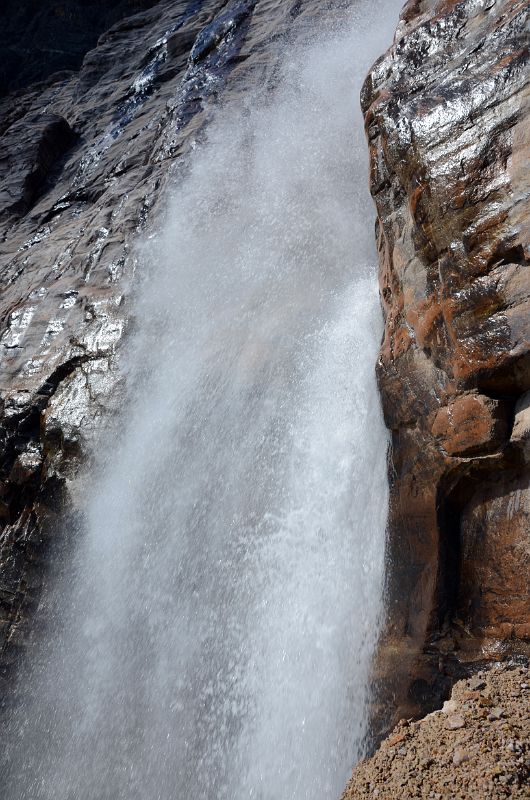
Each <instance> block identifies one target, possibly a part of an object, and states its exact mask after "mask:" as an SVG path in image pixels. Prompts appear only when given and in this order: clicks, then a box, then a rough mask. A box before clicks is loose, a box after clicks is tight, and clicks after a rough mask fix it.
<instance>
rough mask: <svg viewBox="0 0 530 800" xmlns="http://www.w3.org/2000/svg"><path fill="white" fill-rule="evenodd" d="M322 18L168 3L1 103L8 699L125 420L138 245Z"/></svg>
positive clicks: (1, 580) (0, 676)
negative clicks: (81, 493) (222, 109)
mask: <svg viewBox="0 0 530 800" xmlns="http://www.w3.org/2000/svg"><path fill="white" fill-rule="evenodd" d="M320 5H321V4H319V3H318V2H317V0H306V1H305V2H299V0H293V2H283V0H261V1H260V2H258V0H229V2H226V0H204V1H203V2H196V0H180V1H179V0H163V2H161V3H159V4H158V5H156V6H154V7H153V8H150V9H147V10H144V11H142V12H141V13H138V14H136V15H133V16H130V17H127V18H126V19H124V20H122V21H120V22H118V23H117V24H116V25H115V26H114V27H112V28H111V29H110V30H109V31H107V32H106V33H104V34H103V35H102V36H101V37H100V38H99V41H98V44H97V47H96V48H95V49H93V50H91V51H90V52H88V53H87V54H86V56H85V58H84V60H83V64H82V67H81V69H80V71H79V73H76V74H66V75H65V74H64V73H59V74H55V75H52V76H50V77H49V78H47V79H46V80H45V81H43V82H41V83H39V84H37V85H33V86H30V87H29V88H27V89H25V90H23V91H20V92H18V93H17V94H16V96H13V95H10V96H8V97H6V98H5V99H4V100H3V101H2V102H1V103H0V360H1V369H0V692H1V689H2V680H3V681H10V675H11V674H12V671H13V665H15V664H16V663H17V662H18V660H19V657H20V656H21V654H22V653H23V652H24V650H25V649H26V648H27V645H28V642H29V641H30V639H29V637H28V632H29V630H30V621H31V618H32V616H33V613H34V611H35V609H36V607H37V605H38V603H39V601H40V600H39V598H40V597H41V592H42V587H43V584H46V580H47V570H48V569H49V568H51V567H54V565H56V564H58V563H59V562H60V561H61V557H60V554H59V555H57V557H55V555H53V554H54V553H55V552H58V551H55V550H54V548H62V547H64V546H67V545H68V538H69V533H70V532H71V531H72V530H74V526H73V525H70V524H68V521H66V522H65V514H66V515H68V514H69V513H70V511H71V507H70V505H69V497H70V496H71V487H72V485H73V481H74V479H75V476H76V475H77V474H78V470H79V469H80V467H81V465H82V464H84V463H85V462H86V459H87V458H88V454H89V453H90V452H91V450H92V444H93V441H94V437H96V436H101V435H104V434H102V430H103V428H104V421H105V420H107V419H110V418H112V415H113V413H114V412H115V410H116V409H117V408H118V407H119V403H120V381H119V374H118V371H117V368H116V360H115V359H116V348H117V347H118V346H119V344H120V343H121V342H122V340H123V338H124V336H125V335H126V331H127V327H128V325H129V323H131V321H132V320H131V319H130V315H131V312H130V302H129V301H130V297H131V291H132V289H131V287H132V285H133V278H134V275H135V270H136V265H137V258H136V255H135V251H134V242H135V241H137V240H138V239H139V238H141V235H144V234H145V232H146V231H152V230H154V229H155V228H156V225H157V224H160V221H161V220H162V219H163V215H164V210H165V208H164V199H165V196H166V195H165V191H164V189H165V187H166V186H167V185H168V182H170V181H171V180H172V179H173V175H174V171H175V170H179V169H185V155H186V153H187V152H188V151H189V150H190V148H192V147H193V146H194V144H195V143H196V142H197V141H198V140H199V139H200V137H201V135H202V131H203V129H204V125H205V124H206V123H207V121H208V119H209V118H210V116H211V114H212V113H213V111H214V109H215V106H216V103H217V101H218V96H219V94H220V92H221V91H223V102H225V103H230V102H233V101H236V100H237V99H238V98H241V97H242V96H243V95H244V96H246V92H248V87H249V85H250V86H252V87H260V88H261V90H262V91H264V92H266V91H267V89H268V87H270V86H271V85H272V84H273V83H274V81H275V76H276V69H277V65H278V60H279V57H280V52H281V49H282V46H283V43H284V42H285V38H286V37H287V36H288V35H290V33H291V32H292V31H293V30H294V29H296V31H297V36H299V37H303V36H304V31H307V35H311V32H312V31H313V30H314V24H315V16H316V15H318V14H319V13H320V12H321V8H320ZM340 6H341V3H340V2H337V3H336V4H335V9H336V10H337V12H339V10H340ZM327 11H328V13H329V11H330V9H327ZM271 42H276V43H277V47H276V48H275V47H274V46H271ZM228 76H230V84H229V87H227V88H225V83H226V79H227V77H228ZM61 520H62V522H61Z"/></svg>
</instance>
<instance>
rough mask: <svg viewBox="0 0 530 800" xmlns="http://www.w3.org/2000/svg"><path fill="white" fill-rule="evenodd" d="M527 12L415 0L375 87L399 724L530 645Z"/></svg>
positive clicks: (370, 130) (509, 6) (390, 640)
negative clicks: (457, 682) (454, 685)
mask: <svg viewBox="0 0 530 800" xmlns="http://www.w3.org/2000/svg"><path fill="white" fill-rule="evenodd" d="M529 18H530V14H529V6H528V3H527V2H521V1H520V0H496V1H495V0H485V2H475V0H463V2H458V3H455V2H449V1H448V0H442V1H441V2H439V1H438V0H410V2H408V3H407V5H406V6H405V8H404V10H403V13H402V16H401V21H400V24H399V27H398V30H397V33H396V37H395V43H394V45H393V47H392V48H391V49H390V50H389V51H388V52H387V53H386V55H384V56H383V57H382V58H381V59H380V60H379V61H378V62H376V64H375V65H374V67H373V68H372V70H371V72H370V75H369V76H368V78H367V80H366V83H365V86H364V89H363V92H362V104H363V111H364V114H365V121H366V131H367V136H368V141H369V147H370V163H371V177H370V180H371V190H372V194H373V197H374V200H375V203H376V206H377V215H378V222H377V231H376V235H377V240H378V247H379V257H380V288H381V297H382V304H383V309H384V316H385V332H384V339H383V342H382V346H381V351H380V356H379V360H378V364H377V375H378V381H379V387H380V391H381V397H382V403H383V409H384V415H385V420H386V423H387V425H388V427H389V429H390V430H391V432H392V451H391V463H390V479H391V507H390V522H389V536H390V540H389V555H390V568H389V584H388V599H389V619H388V626H387V631H386V635H385V637H384V642H383V646H382V649H381V656H380V671H381V683H382V690H383V694H384V695H385V693H386V694H387V695H388V694H390V695H391V696H393V697H395V696H396V692H397V708H396V715H399V716H411V715H412V714H415V713H418V712H419V711H420V710H421V709H425V708H426V707H429V706H431V707H432V706H435V705H437V704H438V703H439V702H440V700H441V697H442V696H443V695H444V694H445V693H446V692H447V690H448V688H449V685H450V683H451V681H452V680H453V679H454V677H455V676H458V675H459V674H462V672H463V671H465V668H466V665H467V664H470V663H471V662H476V661H480V660H483V659H488V658H499V657H502V656H503V655H506V654H510V653H524V652H528V642H529V638H530V626H529V622H530V584H529V582H528V567H529V555H530V540H529V536H530V486H529V484H530V463H529V439H528V436H529V422H530V420H529V416H528V406H529V394H528V391H529V389H530V278H529V269H530V267H529V259H530V243H529V230H530V183H529V177H528V158H529V155H530V141H529V130H530V118H529V93H530V71H529V69H528V24H529ZM525 165H526V166H525ZM389 676H390V678H389ZM405 692H406V694H405Z"/></svg>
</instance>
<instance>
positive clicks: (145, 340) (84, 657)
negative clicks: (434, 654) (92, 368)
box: [1, 2, 397, 800]
mask: <svg viewBox="0 0 530 800" xmlns="http://www.w3.org/2000/svg"><path fill="white" fill-rule="evenodd" d="M390 5H391V6H392V8H391V11H392V13H389V10H390V9H389V6H390ZM368 8H369V6H368V4H361V5H359V6H358V7H357V10H356V11H355V12H354V13H352V15H351V19H350V24H349V26H348V30H343V31H342V32H341V33H340V34H338V35H337V34H335V35H330V34H329V32H328V33H327V34H326V35H321V36H320V37H319V39H320V40H319V41H318V42H317V43H315V42H313V43H312V44H311V45H310V46H308V45H305V46H303V47H299V48H295V47H293V46H292V44H291V46H290V48H289V52H288V53H287V54H286V56H285V59H284V68H283V77H282V79H281V80H280V81H279V86H278V88H277V89H276V91H275V92H274V95H273V96H272V97H271V96H268V97H267V98H266V99H264V98H263V97H260V96H259V95H258V94H256V95H251V93H249V95H248V97H247V102H246V107H245V109H244V112H245V113H244V114H242V113H241V109H240V108H238V109H235V108H234V107H233V106H228V107H227V108H225V109H224V110H221V111H220V112H219V113H218V114H217V117H216V119H215V121H214V122H213V123H211V125H210V128H209V131H208V136H207V140H206V141H205V142H204V143H203V144H202V145H201V146H199V147H198V148H197V149H196V150H195V151H194V153H193V154H192V157H191V158H190V161H189V171H188V173H187V174H186V176H185V177H184V178H182V179H181V180H180V181H179V182H178V183H177V185H176V186H175V188H174V190H173V193H172V196H171V197H169V198H168V213H167V222H166V223H165V227H164V230H163V231H162V232H161V233H159V234H158V235H157V236H155V237H153V238H152V239H151V240H150V241H149V242H147V243H146V244H145V246H144V247H143V248H142V251H141V261H142V263H143V268H144V273H145V275H146V276H147V279H145V280H142V281H141V283H140V286H139V290H138V295H139V297H138V301H137V308H136V312H135V316H136V319H137V331H136V333H135V334H134V336H133V338H132V340H131V341H130V342H129V348H130V350H129V355H128V357H127V358H126V359H125V362H126V363H124V369H125V371H126V373H127V375H128V386H129V392H128V401H127V403H126V405H125V407H124V411H123V416H122V420H121V423H120V426H121V427H120V431H119V433H116V435H115V436H114V437H111V440H110V441H109V442H108V444H107V446H106V447H105V448H104V454H103V461H104V463H103V464H102V466H101V468H100V470H99V472H98V475H97V476H96V477H95V479H94V480H93V481H92V486H91V489H90V492H89V501H88V503H87V507H86V525H85V526H84V530H83V531H80V532H78V537H79V544H78V547H77V552H76V554H75V564H74V565H73V567H72V569H71V574H70V579H69V580H68V581H67V583H66V585H61V586H60V588H59V590H58V591H60V595H61V597H60V606H61V608H63V609H66V610H65V611H64V612H63V614H62V615H61V618H60V619H59V620H58V622H57V626H56V627H57V630H56V631H55V632H54V634H53V636H52V637H51V638H50V639H49V641H48V643H47V644H46V645H42V653H41V657H40V658H39V659H38V661H39V663H38V664H33V665H32V667H31V669H30V670H29V672H28V674H25V675H24V676H23V678H22V679H23V680H24V681H26V682H29V683H31V684H32V689H33V691H32V695H31V696H32V697H33V700H32V701H29V700H28V702H27V703H26V704H22V705H21V706H20V707H18V708H17V709H16V711H14V712H13V717H12V719H11V720H10V721H9V730H8V740H7V744H6V746H5V753H4V756H3V760H2V772H3V777H2V792H1V794H2V797H3V798H4V800H25V799H28V800H29V798H32V799H34V800H36V799H37V798H38V799H39V800H51V798H54V799H55V800H70V799H72V798H76V800H79V799H81V800H83V799H84V798H87V800H104V799H107V798H108V800H111V798H112V800H157V799H158V800H170V799H171V800H191V798H193V800H201V798H208V799H209V800H212V799H217V798H219V799H220V798H226V799H227V800H243V798H257V799H259V800H302V799H304V800H306V799H307V800H311V799H313V798H314V800H317V799H318V800H324V799H325V798H329V799H330V800H331V798H336V797H338V796H339V794H340V792H341V790H342V788H343V786H344V785H345V782H346V780H347V777H348V773H349V771H350V768H351V766H352V764H353V763H354V761H355V760H356V758H358V757H359V755H360V754H361V749H362V742H363V737H364V736H365V734H366V731H367V724H368V722H367V702H368V700H369V687H368V671H369V666H370V659H371V656H372V654H373V649H374V645H375V641H376V637H377V631H378V619H379V616H380V611H381V595H382V572H383V556H384V534H385V518H386V505H387V486H386V475H385V460H386V447H387V439H386V434H385V431H384V427H383V423H382V420H381V416H380V411H379V404H378V397H377V391H376V386H375V380H374V362H375V357H376V351H377V346H378V341H379V336H380V330H381V322H380V314H379V306H378V298H377V289H376V279H375V262H376V258H375V253H374V247H373V242H372V240H373V224H372V220H373V210H372V206H371V202H370V199H369V196H368V190H367V177H366V161H367V156H366V145H365V142H364V136H363V132H362V123H361V117H360V112H359V111H358V110H357V96H358V91H359V87H360V83H361V80H362V77H363V75H364V74H365V72H366V70H367V68H368V66H369V65H370V63H371V61H372V60H373V59H374V58H375V57H376V55H377V54H378V53H379V52H381V51H382V50H383V49H384V47H385V46H386V45H387V44H388V40H389V39H390V36H391V31H392V29H393V27H394V22H395V18H394V16H393V15H394V14H395V12H396V10H397V7H396V3H395V2H393V3H383V4H382V5H380V6H378V5H377V4H376V5H375V6H370V11H368V10H367V9H368ZM383 21H384V24H382V23H383ZM85 484H86V480H85ZM81 488H82V487H81ZM85 489H86V485H85ZM79 502H80V505H81V504H82V500H80V501H79Z"/></svg>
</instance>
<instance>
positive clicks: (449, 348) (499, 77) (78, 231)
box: [0, 0, 530, 716]
mask: <svg viewBox="0 0 530 800" xmlns="http://www.w3.org/2000/svg"><path fill="white" fill-rule="evenodd" d="M146 5H150V4H148V3H143V4H142V7H143V8H144V10H143V11H141V12H140V13H138V14H136V15H134V16H132V17H128V18H126V19H123V20H122V21H120V22H118V23H117V24H116V25H115V26H114V27H113V28H111V29H110V30H109V31H108V32H106V33H104V34H103V35H102V36H101V37H100V39H99V41H98V43H97V46H96V48H95V49H93V50H92V51H90V52H89V53H87V54H86V56H85V58H84V60H83V63H82V66H81V69H80V71H79V72H78V73H75V74H74V73H66V74H65V73H59V74H55V75H52V76H51V77H47V78H45V80H44V81H43V82H42V83H40V84H38V85H33V86H30V87H29V88H27V89H24V90H21V91H19V92H18V94H17V95H16V98H15V100H16V102H13V96H12V95H11V96H9V97H7V98H5V99H4V100H3V101H2V103H0V177H1V187H2V188H1V190H0V259H1V262H0V263H1V267H0V288H1V301H0V357H1V360H2V369H1V378H0V393H1V406H0V447H1V452H0V523H1V533H0V679H3V680H9V677H10V670H11V665H12V664H13V663H14V662H16V660H17V658H18V655H19V653H20V651H21V650H23V648H24V646H25V642H26V641H27V627H28V622H29V620H30V618H31V614H32V612H33V610H34V608H35V606H36V604H37V602H38V599H39V596H40V591H41V586H42V582H43V580H45V575H46V565H47V564H48V563H49V560H50V558H49V554H50V548H52V547H53V546H54V541H55V540H57V538H61V537H62V536H63V533H64V526H62V527H61V526H59V525H58V519H59V514H62V513H64V510H65V509H68V497H69V487H70V485H71V481H72V479H73V478H74V477H75V475H76V474H77V471H78V469H79V467H80V465H81V464H82V463H83V461H84V459H86V457H87V453H88V452H89V451H90V446H91V442H92V441H93V439H94V437H95V436H96V435H101V428H102V420H104V419H106V418H109V417H110V416H112V413H113V411H114V410H115V408H116V407H117V404H119V374H118V371H117V369H116V363H115V353H116V348H117V346H118V345H119V343H120V342H121V341H122V340H123V337H124V336H125V335H126V331H127V325H128V323H129V321H130V320H129V316H130V311H129V297H130V294H131V285H132V281H133V277H134V273H135V269H136V266H137V259H136V256H135V250H134V242H135V240H136V238H137V236H138V232H139V231H146V230H148V229H149V228H150V227H152V226H153V225H154V224H155V223H156V220H157V219H159V218H160V217H161V216H162V214H163V210H162V208H160V207H159V197H161V196H163V190H164V187H165V186H167V184H168V182H169V181H170V180H171V179H172V172H173V171H174V170H179V169H184V168H185V159H184V158H180V157H181V156H185V154H186V153H187V152H188V151H189V149H190V148H192V147H193V146H194V144H195V143H196V141H197V140H198V139H199V138H200V136H201V133H202V130H203V128H204V125H205V123H206V122H207V120H208V118H209V116H210V114H211V111H212V108H213V107H214V106H215V103H216V101H217V97H218V95H219V93H220V91H221V89H222V88H223V87H224V85H225V82H226V77H227V75H229V74H230V87H229V91H225V92H224V95H223V97H224V100H225V102H230V100H231V98H233V97H236V96H237V95H238V94H239V93H240V92H242V91H244V89H245V86H247V85H248V80H249V76H252V82H253V85H260V86H262V87H263V90H264V91H265V90H266V89H267V86H270V85H271V82H274V79H275V67H276V64H277V62H276V61H275V60H274V58H272V57H271V55H270V53H271V49H270V41H271V38H276V39H277V41H278V51H279V49H280V43H281V42H282V41H283V40H284V39H285V37H286V36H287V35H288V34H289V32H290V30H291V29H292V28H293V26H296V27H297V28H298V30H299V31H303V30H304V29H307V31H308V32H309V33H310V32H311V27H312V23H313V22H314V18H315V15H317V14H318V13H319V10H321V8H322V6H328V5H329V4H327V3H326V4H321V3H319V2H318V1H317V0H303V2H302V1H301V0H292V2H284V1H283V0H229V2H228V3H227V2H225V1H224V0H204V2H193V1H192V0H175V1H170V0H163V2H161V3H159V4H158V5H156V6H153V7H151V8H147V9H145V6H146ZM346 5H347V3H346ZM335 6H336V7H337V8H339V7H340V6H341V3H340V2H337V3H336V4H335ZM527 21H528V6H527V4H526V3H523V2H517V0H497V2H495V1H494V0H482V2H478V1H477V0H463V2H460V3H455V2H453V1H452V0H445V2H441V3H437V2H434V0H414V2H412V1H411V2H409V3H408V4H407V5H406V6H405V9H404V12H403V15H402V18H401V23H400V26H399V29H398V31H397V34H396V39H395V44H394V46H393V47H392V48H391V49H390V50H389V52H388V53H387V54H386V55H384V56H383V57H382V58H381V59H380V60H379V61H378V62H377V63H376V65H374V68H373V69H372V71H371V73H370V75H369V77H368V79H367V81H366V84H365V87H364V90H363V94H362V104H363V109H364V112H365V115H366V128H367V134H368V140H369V147H370V161H371V187H372V193H373V195H374V199H375V202H376V206H377V215H378V223H377V238H378V245H379V253H380V264H381V270H380V276H381V297H382V304H383V309H384V315H385V335H384V340H383V343H382V347H381V353H380V358H379V361H378V364H377V373H378V379H379V386H380V389H381V397H382V402H383V408H384V413H385V419H386V422H387V425H388V427H389V428H390V430H391V432H392V452H391V465H390V466H391V469H390V477H391V508H390V524H389V532H390V533H389V536H390V538H389V555H390V570H389V581H388V587H387V594H388V601H389V618H388V624H387V630H386V634H385V637H384V640H383V643H382V646H381V651H380V658H379V666H378V672H379V680H380V684H379V688H380V690H381V694H382V696H384V697H388V696H389V695H390V696H391V697H392V702H393V703H394V705H395V708H396V714H397V715H399V716H409V715H410V714H414V713H417V712H418V711H419V710H421V709H425V708H426V707H428V706H429V705H431V706H432V705H435V704H437V703H439V702H440V699H441V697H442V695H444V694H446V693H447V691H448V688H449V685H450V683H451V682H452V681H453V680H454V678H455V677H456V676H458V675H460V674H461V673H462V672H464V671H465V670H466V669H467V668H468V665H469V664H471V663H476V662H477V661H479V662H480V661H483V660H485V659H488V658H491V657H495V658H497V657H499V655H503V654H514V653H515V654H517V653H524V652H526V648H527V646H528V644H527V643H528V639H529V636H530V628H529V619H530V615H529V610H530V608H529V603H530V601H529V594H528V580H527V569H528V553H529V544H528V529H529V524H528V517H529V514H530V494H529V492H530V490H529V469H530V467H529V459H530V438H529V437H530V394H529V390H530V356H529V338H530V330H529V325H530V322H529V305H530V303H529V294H530V282H529V280H528V277H527V269H528V257H529V245H528V229H529V219H530V216H529V207H528V203H529V199H528V198H529V187H528V179H527V160H528V150H529V147H528V130H529V126H528V66H527V62H526V58H527V39H526V38H525V25H526V24H527ZM265 43H267V48H266V47H265ZM43 74H44V72H43ZM62 531H63V533H62Z"/></svg>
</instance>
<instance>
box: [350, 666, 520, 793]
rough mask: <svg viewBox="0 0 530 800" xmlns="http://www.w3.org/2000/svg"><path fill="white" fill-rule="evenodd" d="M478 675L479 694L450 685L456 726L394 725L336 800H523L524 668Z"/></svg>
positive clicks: (431, 721)
mask: <svg viewBox="0 0 530 800" xmlns="http://www.w3.org/2000/svg"><path fill="white" fill-rule="evenodd" d="M483 675H484V680H483V681H482V682H481V683H482V686H481V689H480V690H479V691H470V682H469V681H467V680H462V681H459V682H457V683H456V684H455V686H454V688H453V692H452V699H451V703H452V704H453V705H454V707H455V708H456V709H457V710H458V713H457V714H454V715H453V717H452V718H453V719H454V718H456V717H458V718H459V723H458V724H449V721H450V720H451V717H447V716H446V715H445V714H444V713H443V712H441V711H438V712H434V713H432V714H429V715H428V716H427V717H425V718H424V719H422V720H420V721H419V722H413V721H412V720H405V719H403V720H401V722H400V723H399V725H398V726H397V728H396V729H395V731H393V732H392V735H391V736H389V737H388V738H387V739H386V740H385V741H384V742H383V743H382V744H381V747H380V748H379V750H378V751H377V752H376V753H375V755H374V756H373V757H372V758H369V759H367V760H366V761H364V762H362V763H361V764H359V765H358V766H357V767H356V768H355V769H354V771H353V776H352V779H351V781H350V784H349V786H348V788H347V790H346V791H345V793H344V795H343V798H342V800H361V798H370V799H372V798H379V800H395V798H400V800H401V798H403V799H404V800H405V798H406V800H408V799H409V798H416V797H417V798H425V800H442V798H454V799H455V800H456V799H457V798H458V800H486V798H487V800H501V798H505V797H506V798H507V797H511V798H514V799H515V798H518V799H520V800H522V799H523V798H527V797H528V781H529V779H530V760H529V756H530V711H529V709H530V705H529V697H528V694H529V688H528V669H527V668H526V667H520V666H517V665H516V664H509V665H507V666H504V667H495V668H493V669H492V670H491V671H489V672H487V673H483ZM460 723H462V724H460Z"/></svg>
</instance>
